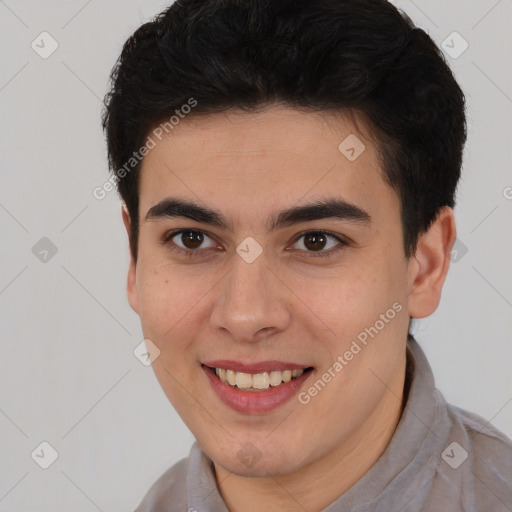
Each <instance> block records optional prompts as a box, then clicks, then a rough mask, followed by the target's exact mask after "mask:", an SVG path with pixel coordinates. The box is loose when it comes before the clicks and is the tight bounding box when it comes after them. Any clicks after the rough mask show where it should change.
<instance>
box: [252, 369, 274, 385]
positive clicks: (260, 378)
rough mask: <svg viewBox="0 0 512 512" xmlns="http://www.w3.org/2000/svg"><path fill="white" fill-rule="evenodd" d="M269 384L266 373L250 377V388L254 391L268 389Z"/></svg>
mask: <svg viewBox="0 0 512 512" xmlns="http://www.w3.org/2000/svg"><path fill="white" fill-rule="evenodd" d="M269 384H270V381H269V378H268V373H267V372H265V373H257V374H256V375H253V376H252V387H253V388H256V389H268V387H269Z"/></svg>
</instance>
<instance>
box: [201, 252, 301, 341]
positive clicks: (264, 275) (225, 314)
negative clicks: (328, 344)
mask: <svg viewBox="0 0 512 512" xmlns="http://www.w3.org/2000/svg"><path fill="white" fill-rule="evenodd" d="M215 293H216V295H215V299H214V306H213V309H212V313H211V324H212V327H213V328H214V329H215V330H216V331H220V332H221V334H223V335H226V336H230V337H231V338H233V339H234V340H235V341H237V342H239V343H256V342H259V341H261V340H263V339H266V338H268V337H270V336H272V335H274V334H276V333H278V332H282V331H284V330H286V328H287V327H288V326H289V324H290V320H291V301H290V297H289V295H290V292H289V291H287V289H286V287H285V286H284V285H283V283H282V281H280V280H279V278H278V277H277V276H276V274H275V271H272V270H271V269H270V267H269V266H268V261H267V258H265V257H264V255H262V256H260V257H259V258H258V259H257V260H256V261H253V262H252V263H247V262H246V261H244V260H243V259H242V258H240V257H238V255H236V256H235V257H234V261H233V266H232V268H231V270H230V271H229V272H228V273H227V275H226V276H225V277H224V279H222V281H221V282H220V283H219V286H217V287H215Z"/></svg>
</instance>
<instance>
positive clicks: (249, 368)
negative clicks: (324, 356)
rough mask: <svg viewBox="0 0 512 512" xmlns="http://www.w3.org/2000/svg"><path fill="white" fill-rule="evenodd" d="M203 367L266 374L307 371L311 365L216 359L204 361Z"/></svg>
mask: <svg viewBox="0 0 512 512" xmlns="http://www.w3.org/2000/svg"><path fill="white" fill-rule="evenodd" d="M203 365H205V366H209V367H210V368H223V369H225V370H233V371H235V372H242V373H264V372H270V371H285V370H305V369H306V368H310V366H309V365H304V364H297V363H287V362H286V361H259V362H257V363H242V362H241V361H232V360H228V359H216V360H214V361H204V362H203Z"/></svg>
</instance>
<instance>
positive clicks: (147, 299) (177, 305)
mask: <svg viewBox="0 0 512 512" xmlns="http://www.w3.org/2000/svg"><path fill="white" fill-rule="evenodd" d="M204 287H205V283H204V280H201V279H198V278H197V277H196V278H190V279H187V277H186V276H185V275H184V274H183V272H180V271H178V270H177V269H176V268H175V267H173V266H172V265H162V264H160V265H158V264H152V263H150V262H147V264H146V265H142V268H141V269H140V270H138V275H137V290H138V297H139V316H140V319H141V323H142V326H143V329H144V334H145V336H147V337H149V338H150V339H152V338H154V339H155V342H156V343H157V344H163V342H164V341H165V339H167V338H174V339H177V338H178V337H177V336H176V334H177V333H181V332H183V330H184V329H187V326H188V327H190V322H191V321H192V318H193V317H194V316H195V315H197V311H198V309H197V303H198V301H199V299H200V298H201V297H202V296H203V295H204V293H205V292H204ZM182 338H183V336H180V337H179V339H182Z"/></svg>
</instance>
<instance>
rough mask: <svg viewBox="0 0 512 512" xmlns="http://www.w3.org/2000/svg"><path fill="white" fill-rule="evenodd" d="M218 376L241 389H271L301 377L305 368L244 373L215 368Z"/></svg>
mask: <svg viewBox="0 0 512 512" xmlns="http://www.w3.org/2000/svg"><path fill="white" fill-rule="evenodd" d="M215 373H216V375H217V377H219V379H220V380H221V381H222V382H226V383H228V384H229V385H231V386H236V387H238V388H239V389H245V390H249V389H250V390H255V389H269V387H270V386H272V387H276V386H279V385H280V384H281V383H282V382H290V381H291V380H292V379H295V378H297V377H300V376H301V375H302V374H303V373H304V370H285V371H282V372H281V371H277V370H273V371H270V372H264V373H256V374H251V373H244V372H235V371H234V370H225V369H224V368H215Z"/></svg>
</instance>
